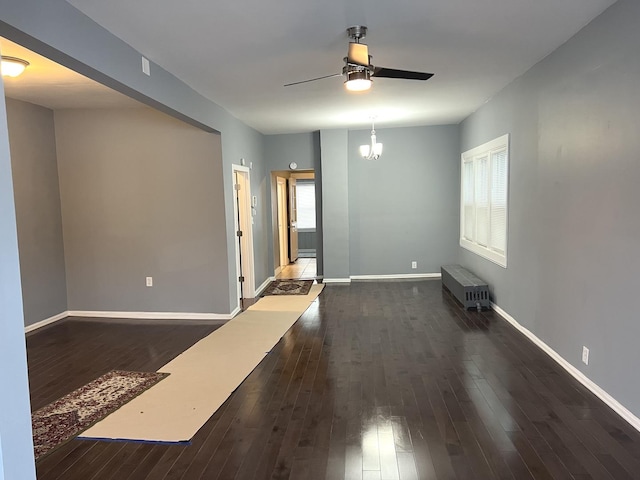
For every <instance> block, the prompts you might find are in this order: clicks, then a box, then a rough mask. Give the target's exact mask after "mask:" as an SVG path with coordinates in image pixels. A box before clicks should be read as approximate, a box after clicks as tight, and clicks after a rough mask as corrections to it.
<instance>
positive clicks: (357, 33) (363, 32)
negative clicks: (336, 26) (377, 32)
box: [347, 25, 367, 42]
mask: <svg viewBox="0 0 640 480" xmlns="http://www.w3.org/2000/svg"><path fill="white" fill-rule="evenodd" d="M347 34H348V35H349V38H353V39H354V40H355V41H356V42H359V41H360V39H362V38H364V37H366V36H367V27H365V26H364V25H354V26H353V27H349V28H347Z"/></svg>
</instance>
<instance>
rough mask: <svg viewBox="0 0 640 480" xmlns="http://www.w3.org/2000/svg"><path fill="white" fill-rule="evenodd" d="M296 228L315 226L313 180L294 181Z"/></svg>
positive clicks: (313, 228)
mask: <svg viewBox="0 0 640 480" xmlns="http://www.w3.org/2000/svg"><path fill="white" fill-rule="evenodd" d="M296 204H297V210H298V230H305V229H311V230H315V228H316V186H315V184H314V181H313V180H298V181H297V182H296Z"/></svg>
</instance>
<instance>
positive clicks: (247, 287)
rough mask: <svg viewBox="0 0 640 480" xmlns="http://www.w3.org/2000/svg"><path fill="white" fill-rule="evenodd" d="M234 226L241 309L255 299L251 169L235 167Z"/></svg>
mask: <svg viewBox="0 0 640 480" xmlns="http://www.w3.org/2000/svg"><path fill="white" fill-rule="evenodd" d="M233 195H234V202H233V207H234V225H235V232H236V271H237V272H238V277H237V279H238V298H239V301H240V307H241V308H242V305H243V304H244V302H245V300H247V299H251V298H254V297H255V294H256V292H255V273H254V263H253V228H252V225H253V215H252V208H251V206H252V197H251V180H250V177H249V169H248V168H247V167H243V166H240V165H233Z"/></svg>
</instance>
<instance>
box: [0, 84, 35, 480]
mask: <svg viewBox="0 0 640 480" xmlns="http://www.w3.org/2000/svg"><path fill="white" fill-rule="evenodd" d="M0 305H2V317H1V318H0V385H2V392H3V395H0V449H1V451H0V478H4V479H6V480H9V479H18V478H19V479H21V480H23V479H24V480H34V479H35V478H36V473H35V466H34V462H33V443H32V440H31V408H30V401H29V385H28V381H27V356H26V348H25V337H24V325H23V321H24V315H23V309H22V296H21V288H20V259H19V254H18V235H17V231H16V216H15V204H14V198H13V179H12V175H11V157H10V155H9V138H8V135H7V116H6V111H5V100H4V87H3V84H2V79H1V78H0ZM5 392H10V394H5Z"/></svg>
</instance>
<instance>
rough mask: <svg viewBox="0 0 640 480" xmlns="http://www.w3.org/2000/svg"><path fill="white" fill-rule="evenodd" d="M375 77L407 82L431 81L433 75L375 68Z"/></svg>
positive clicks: (373, 74)
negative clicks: (398, 79)
mask: <svg viewBox="0 0 640 480" xmlns="http://www.w3.org/2000/svg"><path fill="white" fill-rule="evenodd" d="M371 76H373V77H383V78H402V79H405V80H429V79H430V78H431V77H433V73H424V72H411V71H409V70H396V69H394V68H385V67H374V68H373V73H372V74H371Z"/></svg>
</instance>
